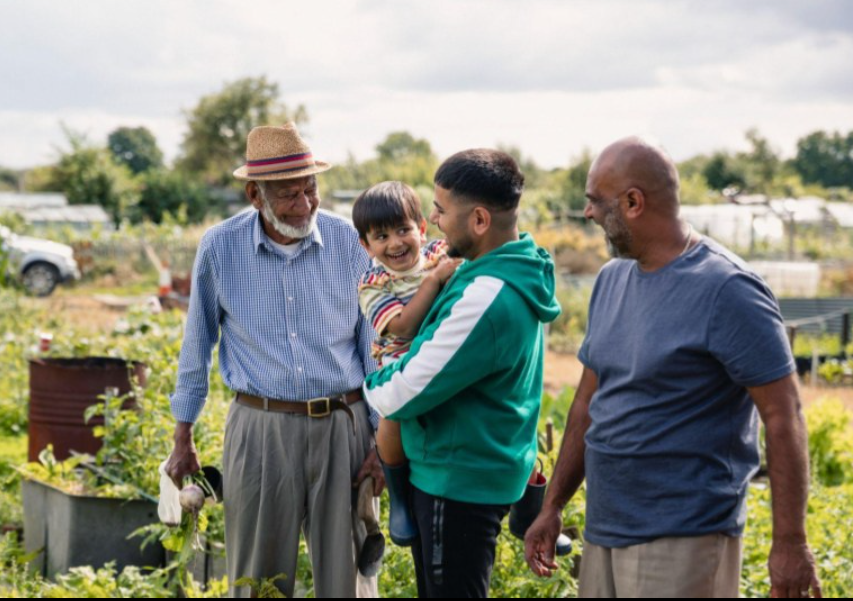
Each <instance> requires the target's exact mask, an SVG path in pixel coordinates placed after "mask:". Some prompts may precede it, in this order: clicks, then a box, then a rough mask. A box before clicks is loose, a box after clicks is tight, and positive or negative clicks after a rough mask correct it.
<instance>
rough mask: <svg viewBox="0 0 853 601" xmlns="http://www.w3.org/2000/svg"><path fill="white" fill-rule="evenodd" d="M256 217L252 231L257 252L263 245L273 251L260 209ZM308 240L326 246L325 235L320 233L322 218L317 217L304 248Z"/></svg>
mask: <svg viewBox="0 0 853 601" xmlns="http://www.w3.org/2000/svg"><path fill="white" fill-rule="evenodd" d="M254 219H255V224H254V231H253V233H252V241H253V243H254V247H255V254H257V253H258V249H259V248H260V247H261V246H263V247H265V248H266V249H267V250H270V251H272V250H273V248H272V245H271V244H268V242H269V238H268V237H267V234H266V232H265V231H264V225H263V222H262V221H261V214H260V212H259V211H258V210H255V218H254ZM306 241H307V244H317V245H319V246H320V248H325V247H326V245H325V243H324V242H323V235H322V234H321V233H320V220H319V219H317V225H315V226H314V231H313V232H311V235H310V236H308V237H307V238H305V240H303V241H302V248H304V247H305V246H306Z"/></svg>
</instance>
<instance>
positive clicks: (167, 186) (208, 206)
mask: <svg viewBox="0 0 853 601" xmlns="http://www.w3.org/2000/svg"><path fill="white" fill-rule="evenodd" d="M216 208H218V205H217V203H215V202H214V201H213V199H212V198H211V196H210V194H209V193H208V191H207V188H206V187H205V186H204V185H203V184H202V183H200V182H198V181H196V180H193V179H192V178H190V177H187V176H186V175H184V174H183V173H181V172H179V171H167V170H165V169H157V170H152V171H148V172H147V173H144V174H143V175H142V176H141V190H140V196H139V202H138V203H137V205H136V207H135V211H134V215H133V217H134V221H143V220H146V219H148V220H151V221H153V222H154V223H161V222H162V221H163V217H164V216H165V215H166V213H169V214H170V215H172V216H178V215H182V216H185V218H186V221H188V222H189V223H199V222H201V221H203V220H204V218H205V217H206V216H207V214H208V213H209V212H211V210H212V209H216Z"/></svg>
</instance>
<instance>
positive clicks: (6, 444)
mask: <svg viewBox="0 0 853 601" xmlns="http://www.w3.org/2000/svg"><path fill="white" fill-rule="evenodd" d="M26 460H27V439H26V437H24V436H21V437H14V438H11V437H10V438H2V437H0V526H19V525H21V524H22V523H23V512H22V508H21V498H20V494H19V489H20V481H21V477H20V475H19V474H18V472H17V471H16V470H15V467H17V466H19V465H21V464H22V463H24V462H25V461H26Z"/></svg>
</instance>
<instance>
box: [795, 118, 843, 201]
mask: <svg viewBox="0 0 853 601" xmlns="http://www.w3.org/2000/svg"><path fill="white" fill-rule="evenodd" d="M792 166H793V167H794V169H795V170H796V171H797V173H798V174H799V175H800V177H802V179H803V182H805V183H806V184H820V185H822V186H824V187H826V188H841V187H846V188H853V131H851V132H849V133H848V134H847V135H846V136H844V135H842V134H841V133H839V132H835V133H833V134H829V133H827V132H823V131H817V132H814V133H812V134H809V135H808V136H806V137H804V138H801V139H800V140H799V141H798V142H797V156H796V157H795V158H794V160H793V161H792Z"/></svg>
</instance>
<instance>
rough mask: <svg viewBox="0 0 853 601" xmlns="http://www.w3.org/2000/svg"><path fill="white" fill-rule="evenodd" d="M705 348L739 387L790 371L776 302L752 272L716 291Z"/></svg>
mask: <svg viewBox="0 0 853 601" xmlns="http://www.w3.org/2000/svg"><path fill="white" fill-rule="evenodd" d="M708 348H709V350H710V352H711V354H712V355H713V356H714V357H715V358H716V359H717V360H718V361H719V362H720V363H722V365H723V366H724V367H725V369H726V372H727V373H728V374H729V377H731V379H732V381H733V382H734V383H735V384H737V385H739V386H743V387H747V388H748V387H754V386H763V385H765V384H770V383H771V382H775V381H776V380H779V379H781V378H784V377H785V376H788V375H790V374H792V373H793V372H794V371H796V364H795V363H794V357H793V354H792V352H791V346H790V343H789V341H788V335H787V331H786V329H785V322H784V320H783V319H782V314H781V311H780V310H779V303H778V302H777V301H776V298H775V297H774V296H773V293H772V292H771V291H770V289H769V288H768V287H767V284H765V283H764V282H763V281H762V280H761V278H759V277H758V276H756V275H754V274H750V273H739V274H737V275H736V276H734V277H732V278H731V279H730V280H729V281H728V282H726V284H725V285H724V286H723V288H722V289H721V290H720V292H719V294H718V296H717V300H716V302H715V304H714V306H713V308H712V315H711V319H710V321H709V326H708Z"/></svg>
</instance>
